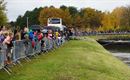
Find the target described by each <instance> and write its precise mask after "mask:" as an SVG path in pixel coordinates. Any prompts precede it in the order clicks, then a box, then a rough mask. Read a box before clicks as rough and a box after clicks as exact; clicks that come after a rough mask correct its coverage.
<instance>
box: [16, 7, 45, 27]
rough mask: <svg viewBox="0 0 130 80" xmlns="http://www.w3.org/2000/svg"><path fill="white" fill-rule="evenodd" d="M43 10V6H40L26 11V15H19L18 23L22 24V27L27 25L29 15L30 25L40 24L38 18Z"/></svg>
mask: <svg viewBox="0 0 130 80" xmlns="http://www.w3.org/2000/svg"><path fill="white" fill-rule="evenodd" d="M41 10H42V8H41V7H40V8H35V9H34V10H32V11H26V12H25V14H24V16H18V18H17V20H16V25H18V26H20V27H21V28H22V27H25V26H26V24H27V22H26V21H27V17H28V18H29V26H31V25H37V24H40V22H39V20H38V18H39V14H40V11H41Z"/></svg>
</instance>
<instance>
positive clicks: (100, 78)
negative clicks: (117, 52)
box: [0, 38, 130, 80]
mask: <svg viewBox="0 0 130 80" xmlns="http://www.w3.org/2000/svg"><path fill="white" fill-rule="evenodd" d="M13 72H14V73H13V74H12V75H11V76H8V75H7V74H6V73H5V72H0V80H130V68H129V67H128V66H127V65H125V64H124V63H123V62H122V61H120V60H119V59H117V58H115V57H113V56H112V55H111V53H110V52H108V51H107V50H106V49H104V48H103V47H102V46H101V45H100V44H99V43H97V42H96V41H95V40H93V39H90V38H85V39H83V40H71V41H69V42H67V43H65V44H64V45H63V46H62V47H61V48H59V49H57V50H56V51H54V52H50V53H48V54H46V55H41V56H39V57H38V58H36V59H33V60H32V61H31V62H28V63H23V66H22V67H21V66H16V67H14V68H13Z"/></svg>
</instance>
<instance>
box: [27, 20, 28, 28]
mask: <svg viewBox="0 0 130 80" xmlns="http://www.w3.org/2000/svg"><path fill="white" fill-rule="evenodd" d="M27 28H28V17H27Z"/></svg>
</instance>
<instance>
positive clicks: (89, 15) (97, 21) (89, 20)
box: [80, 8, 102, 29]
mask: <svg viewBox="0 0 130 80" xmlns="http://www.w3.org/2000/svg"><path fill="white" fill-rule="evenodd" d="M80 16H81V18H82V19H83V25H84V26H85V27H86V28H92V29H95V28H97V27H99V26H101V19H102V12H101V11H98V10H95V9H92V8H84V9H81V11H80Z"/></svg>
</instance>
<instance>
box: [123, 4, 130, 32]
mask: <svg viewBox="0 0 130 80" xmlns="http://www.w3.org/2000/svg"><path fill="white" fill-rule="evenodd" d="M121 26H122V28H121V29H122V30H130V6H127V7H125V8H124V11H123V14H122V16H121Z"/></svg>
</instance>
